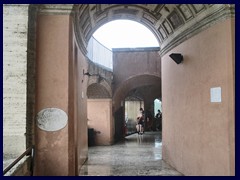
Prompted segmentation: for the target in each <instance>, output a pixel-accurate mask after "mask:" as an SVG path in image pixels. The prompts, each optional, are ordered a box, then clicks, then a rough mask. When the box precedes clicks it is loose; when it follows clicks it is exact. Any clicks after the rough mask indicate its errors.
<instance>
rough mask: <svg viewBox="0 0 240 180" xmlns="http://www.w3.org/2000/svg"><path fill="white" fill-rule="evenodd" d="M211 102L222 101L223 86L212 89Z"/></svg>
mask: <svg viewBox="0 0 240 180" xmlns="http://www.w3.org/2000/svg"><path fill="white" fill-rule="evenodd" d="M210 94H211V102H222V95H221V87H214V88H211V89H210Z"/></svg>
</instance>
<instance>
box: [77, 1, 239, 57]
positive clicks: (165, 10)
mask: <svg viewBox="0 0 240 180" xmlns="http://www.w3.org/2000/svg"><path fill="white" fill-rule="evenodd" d="M73 12H74V13H73V15H74V21H75V22H74V23H75V33H76V35H77V39H78V43H79V46H80V48H81V50H82V51H83V53H84V54H86V47H87V43H88V40H89V39H90V37H91V36H92V34H93V33H94V32H95V31H96V30H97V29H98V28H99V27H100V26H102V25H103V24H105V23H107V22H109V21H112V20H117V19H128V20H134V21H137V22H139V23H141V24H143V25H145V26H147V27H148V28H149V29H150V30H151V31H152V32H153V34H154V35H155V37H156V38H157V40H158V42H159V46H160V49H161V54H163V53H166V52H167V51H169V50H170V49H171V48H173V47H174V46H176V45H178V44H179V43H181V42H183V41H184V40H186V39H187V38H189V37H191V36H192V35H194V34H196V33H197V32H200V31H201V30H203V29H204V27H209V24H212V23H213V22H215V21H216V20H218V19H223V17H226V18H227V17H230V16H233V15H235V6H234V5H229V4H80V5H79V4H78V5H74V6H73Z"/></svg>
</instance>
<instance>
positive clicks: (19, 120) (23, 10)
mask: <svg viewBox="0 0 240 180" xmlns="http://www.w3.org/2000/svg"><path fill="white" fill-rule="evenodd" d="M27 37H28V5H14V4H11V5H6V4H5V5H3V52H4V53H3V154H4V159H5V158H6V159H9V158H10V159H11V158H16V157H18V156H20V155H21V154H22V153H23V152H24V151H25V150H26V136H25V133H26V113H27V109H26V108H27Z"/></svg>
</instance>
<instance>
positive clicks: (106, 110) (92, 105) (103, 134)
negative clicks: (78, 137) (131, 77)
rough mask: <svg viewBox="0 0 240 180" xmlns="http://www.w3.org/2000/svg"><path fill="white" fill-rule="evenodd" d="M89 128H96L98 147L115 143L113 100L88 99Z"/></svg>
mask: <svg viewBox="0 0 240 180" xmlns="http://www.w3.org/2000/svg"><path fill="white" fill-rule="evenodd" d="M87 111H88V127H89V128H94V131H96V132H98V133H96V134H95V143H96V145H110V144H112V143H113V131H114V124H113V117H112V100H111V99H88V100H87Z"/></svg>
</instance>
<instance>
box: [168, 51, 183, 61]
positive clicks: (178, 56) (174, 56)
mask: <svg viewBox="0 0 240 180" xmlns="http://www.w3.org/2000/svg"><path fill="white" fill-rule="evenodd" d="M169 56H170V57H171V58H172V59H173V60H174V61H175V63H177V64H180V63H181V62H182V61H183V55H182V54H180V53H172V54H170V55H169Z"/></svg>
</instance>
